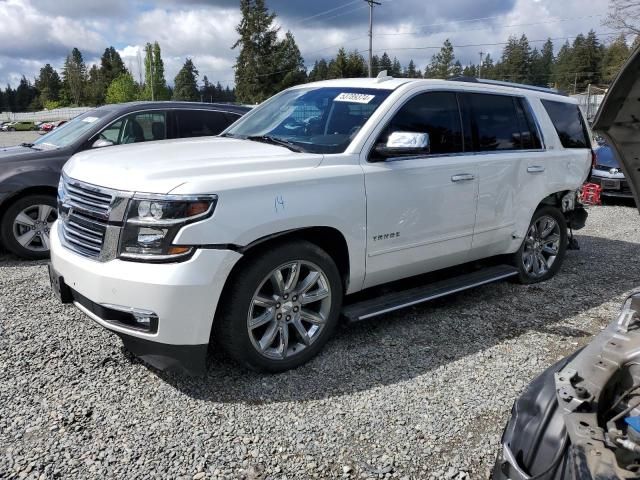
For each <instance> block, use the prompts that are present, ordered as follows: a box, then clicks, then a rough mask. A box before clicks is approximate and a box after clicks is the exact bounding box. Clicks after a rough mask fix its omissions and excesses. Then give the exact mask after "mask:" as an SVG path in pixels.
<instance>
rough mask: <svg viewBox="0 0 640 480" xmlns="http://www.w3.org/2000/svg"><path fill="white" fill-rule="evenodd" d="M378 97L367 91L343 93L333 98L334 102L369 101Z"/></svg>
mask: <svg viewBox="0 0 640 480" xmlns="http://www.w3.org/2000/svg"><path fill="white" fill-rule="evenodd" d="M374 98H376V96H375V95H367V94H365V93H341V94H340V95H338V96H337V97H336V98H334V99H333V101H334V102H351V103H369V102H370V101H371V100H373V99H374Z"/></svg>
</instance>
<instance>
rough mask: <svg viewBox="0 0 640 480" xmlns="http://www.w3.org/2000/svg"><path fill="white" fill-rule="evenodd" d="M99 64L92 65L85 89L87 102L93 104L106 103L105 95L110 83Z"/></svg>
mask: <svg viewBox="0 0 640 480" xmlns="http://www.w3.org/2000/svg"><path fill="white" fill-rule="evenodd" d="M105 81H106V79H105V78H104V77H103V75H102V72H101V71H100V69H99V68H98V66H97V65H92V66H91V68H90V69H89V78H88V80H87V86H86V90H85V97H86V102H87V103H88V104H89V105H91V106H94V107H95V106H98V105H102V104H103V103H104V99H105V95H106V93H107V88H108V87H109V84H110V83H109V84H107V83H105Z"/></svg>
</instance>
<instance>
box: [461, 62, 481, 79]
mask: <svg viewBox="0 0 640 480" xmlns="http://www.w3.org/2000/svg"><path fill="white" fill-rule="evenodd" d="M462 75H463V76H464V77H477V76H478V67H477V66H476V65H475V64H473V63H472V64H470V65H467V66H466V67H464V69H463V70H462Z"/></svg>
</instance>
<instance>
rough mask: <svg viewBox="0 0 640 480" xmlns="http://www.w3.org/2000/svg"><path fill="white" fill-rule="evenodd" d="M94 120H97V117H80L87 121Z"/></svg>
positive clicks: (91, 121)
mask: <svg viewBox="0 0 640 480" xmlns="http://www.w3.org/2000/svg"><path fill="white" fill-rule="evenodd" d="M96 120H98V117H85V118H83V119H82V121H83V122H87V123H93V122H95V121H96Z"/></svg>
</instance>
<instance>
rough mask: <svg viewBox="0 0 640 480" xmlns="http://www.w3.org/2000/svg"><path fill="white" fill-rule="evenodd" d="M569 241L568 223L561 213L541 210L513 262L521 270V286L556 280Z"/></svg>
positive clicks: (552, 208) (518, 277) (539, 209)
mask: <svg viewBox="0 0 640 480" xmlns="http://www.w3.org/2000/svg"><path fill="white" fill-rule="evenodd" d="M567 238H568V236H567V222H566V220H565V218H564V215H563V214H562V212H560V210H558V209H557V208H554V207H541V208H538V210H536V211H535V213H534V214H533V218H532V219H531V223H529V228H528V229H527V233H526V234H525V238H524V240H523V241H522V245H521V246H520V248H519V249H518V251H517V252H516V253H514V254H513V255H512V258H511V261H512V263H513V265H514V266H515V267H516V268H517V269H518V276H517V280H518V282H520V283H522V284H531V283H538V282H544V281H546V280H549V279H550V278H551V277H553V276H554V275H555V274H556V273H557V272H558V270H559V269H560V267H561V266H562V262H563V261H564V257H565V254H566V252H567ZM543 260H544V262H543Z"/></svg>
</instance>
